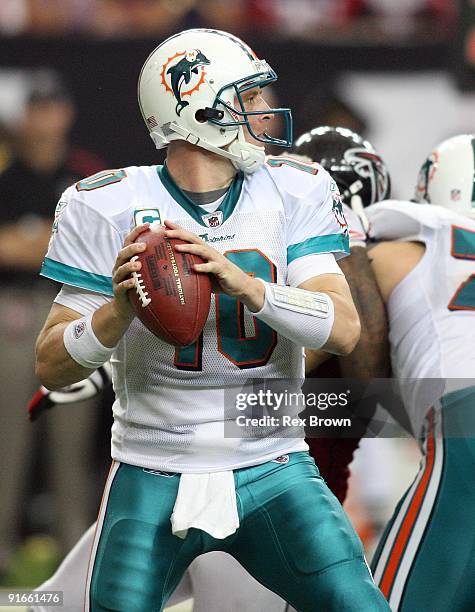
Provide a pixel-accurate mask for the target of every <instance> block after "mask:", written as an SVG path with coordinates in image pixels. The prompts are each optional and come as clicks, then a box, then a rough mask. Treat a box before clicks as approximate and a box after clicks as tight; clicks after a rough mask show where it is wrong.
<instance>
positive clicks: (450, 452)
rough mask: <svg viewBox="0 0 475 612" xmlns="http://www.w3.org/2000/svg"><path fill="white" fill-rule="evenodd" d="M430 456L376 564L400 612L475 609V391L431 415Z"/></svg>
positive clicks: (454, 397)
mask: <svg viewBox="0 0 475 612" xmlns="http://www.w3.org/2000/svg"><path fill="white" fill-rule="evenodd" d="M423 451H424V455H423V458H422V462H421V467H420V470H419V472H418V474H417V476H416V479H415V480H414V482H413V483H412V485H411V486H410V487H409V489H408V490H407V491H406V493H405V494H404V496H403V498H402V499H401V500H400V502H399V503H398V505H397V507H396V509H395V511H394V515H393V517H392V519H391V521H390V522H389V524H388V526H387V528H386V530H385V532H384V534H383V537H382V539H381V542H380V543H379V545H378V549H377V551H376V553H375V556H374V560H373V563H372V566H373V568H374V576H375V580H376V582H377V583H378V584H379V587H380V588H381V590H382V592H383V593H384V594H385V596H386V597H387V599H388V601H389V603H390V606H391V610H394V611H397V612H447V611H448V610H450V612H473V611H474V610H475V586H474V585H475V552H474V551H475V519H474V517H475V486H474V473H475V388H474V387H471V388H467V389H464V390H462V391H455V392H452V393H449V394H447V395H446V396H445V397H444V398H443V399H442V402H441V407H440V409H438V410H434V409H433V408H432V409H431V410H430V411H429V412H428V414H427V419H426V428H425V440H424V447H423Z"/></svg>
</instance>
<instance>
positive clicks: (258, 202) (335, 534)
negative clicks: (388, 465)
mask: <svg viewBox="0 0 475 612" xmlns="http://www.w3.org/2000/svg"><path fill="white" fill-rule="evenodd" d="M275 79H276V75H275V73H274V72H273V70H272V69H271V68H270V67H269V66H268V64H267V63H266V62H265V61H263V60H258V59H257V58H256V56H255V54H254V53H253V52H252V51H251V50H250V49H249V47H247V45H245V44H244V43H242V41H240V40H239V39H237V38H235V37H233V36H231V35H229V34H226V33H224V32H218V31H214V30H189V31H186V32H182V33H180V34H177V35H176V36H173V37H171V38H169V39H167V40H166V41H165V42H164V43H162V44H161V45H159V46H158V47H157V49H155V51H154V52H153V53H152V54H151V55H150V57H149V58H148V60H147V61H146V63H145V65H144V67H143V69H142V72H141V76H140V79H139V103H140V107H141V111H142V114H143V117H144V120H145V121H146V124H147V126H148V127H149V130H150V134H151V137H152V139H153V141H154V143H155V144H156V146H157V147H159V148H162V147H164V146H168V154H167V162H166V165H165V166H163V167H155V166H154V167H146V168H143V167H142V168H134V167H132V168H127V169H124V170H115V171H111V172H105V173H100V174H99V175H95V176H94V177H90V178H89V179H85V180H83V181H80V182H79V183H78V184H77V185H75V186H73V187H70V188H69V189H68V190H67V191H66V192H65V194H64V195H63V197H62V198H61V200H60V203H59V204H58V208H57V215H56V221H55V225H54V228H53V236H52V240H51V243H50V247H49V250H48V253H47V257H46V259H45V263H44V266H43V270H42V273H43V274H44V275H45V276H48V277H50V278H54V279H55V280H57V281H59V282H62V283H63V285H64V286H63V289H62V291H61V292H60V294H59V296H58V297H57V298H56V300H55V304H54V305H53V307H52V310H51V313H50V316H49V317H48V319H47V321H46V323H45V326H44V328H43V330H42V332H41V334H40V336H39V338H38V342H37V373H38V375H39V377H40V379H41V380H42V382H43V383H44V384H45V386H46V387H48V388H50V389H55V388H59V387H62V386H64V385H67V384H70V383H73V382H75V381H78V380H81V379H84V378H85V377H87V376H88V375H89V374H90V373H91V371H92V370H94V369H95V368H97V367H98V366H100V365H101V364H102V363H104V362H105V361H106V360H107V359H108V358H109V357H111V356H112V366H113V381H114V388H115V391H116V396H117V399H116V402H115V404H114V425H113V430H112V457H113V464H112V468H111V472H110V475H109V478H108V480H107V483H106V487H105V491H104V497H103V503H102V506H101V510H100V514H99V519H98V527H97V530H96V535H95V539H94V544H93V550H92V556H91V561H90V569H89V573H88V582H87V591H86V602H85V603H86V610H94V611H96V610H127V611H133V610H140V611H143V610H161V609H162V607H163V605H164V602H165V601H166V600H167V599H168V597H169V595H170V593H171V592H172V591H173V590H174V588H175V587H176V585H177V583H178V581H179V580H180V578H181V576H182V575H183V573H184V571H185V569H186V567H187V566H188V565H189V564H190V563H191V561H192V560H193V559H194V558H195V557H196V556H198V555H200V554H202V553H203V552H206V551H212V550H224V551H226V552H229V553H230V554H232V555H233V556H235V557H236V558H237V559H238V560H239V562H240V563H241V564H242V565H243V566H244V567H245V568H246V569H248V570H249V571H250V572H251V574H252V575H254V576H255V577H256V578H257V579H258V580H259V581H260V582H262V583H263V584H266V585H267V586H268V587H269V588H271V589H272V590H273V591H275V592H277V593H279V594H280V595H281V596H282V597H283V598H284V599H286V600H287V601H289V602H290V603H291V604H292V605H294V606H295V607H296V608H297V609H298V610H302V611H306V610H308V611H310V610H315V608H316V606H318V607H320V608H323V609H325V610H348V611H350V610H361V609H365V610H385V609H387V605H386V603H385V601H384V598H383V597H382V595H381V593H380V592H379V591H378V590H377V589H376V587H375V585H374V583H373V582H372V579H371V576H370V573H369V571H368V569H367V567H366V564H365V560H364V556H363V550H362V547H361V543H360V542H359V540H358V538H357V536H356V534H355V533H354V530H353V529H352V527H351V525H350V524H349V522H348V520H347V518H346V516H345V515H344V513H343V511H342V509H341V506H340V505H339V504H338V503H337V501H336V499H335V498H334V497H333V496H332V494H331V493H330V491H329V490H328V488H327V487H326V485H325V483H324V482H323V480H322V479H321V478H320V477H319V474H318V469H317V468H316V466H315V464H314V462H313V460H312V459H311V458H310V457H309V455H308V452H307V447H306V445H305V442H304V440H303V432H302V431H300V428H298V427H297V428H295V430H292V431H290V432H289V431H284V430H283V429H282V428H280V427H276V428H274V429H273V430H271V431H268V432H267V435H266V436H265V437H258V436H256V437H254V438H243V439H241V440H240V439H237V438H236V437H233V438H230V437H226V436H225V429H224V426H225V424H226V421H232V420H233V418H235V415H234V413H233V408H234V406H233V405H232V402H230V403H229V405H228V404H227V403H226V402H225V399H226V397H228V396H229V397H232V395H233V393H234V394H235V393H236V391H237V390H241V388H242V385H243V384H245V382H246V380H247V379H248V378H249V374H252V375H253V376H254V377H260V378H276V379H282V378H288V379H291V378H299V377H301V376H302V374H303V351H302V347H303V346H304V345H306V346H310V347H311V348H321V347H323V348H324V349H325V350H328V351H331V352H334V353H348V352H349V351H351V350H352V348H353V347H354V345H355V343H356V341H357V339H358V335H359V322H358V317H357V314H356V310H355V308H354V305H353V303H352V300H351V296H350V293H349V289H348V285H347V283H346V281H345V279H344V276H343V275H342V274H341V272H340V270H339V268H338V265H337V264H336V258H337V257H339V256H341V255H343V254H344V253H345V252H347V241H348V237H347V232H346V223H345V219H344V217H343V215H342V214H341V206H340V201H339V195H338V191H337V189H336V186H335V184H334V182H333V181H332V180H331V179H330V177H329V175H328V174H327V173H326V172H325V171H324V170H323V169H322V168H320V167H318V166H316V165H312V164H310V165H309V164H299V163H296V162H295V161H294V160H291V159H289V160H285V159H282V158H268V159H267V160H266V159H265V156H264V149H263V147H262V146H259V144H255V142H256V141H260V143H262V144H265V143H270V144H277V145H283V146H286V145H288V144H290V140H291V117H290V111H289V110H288V109H269V108H268V107H267V105H266V104H265V103H264V101H263V100H262V98H261V88H262V87H264V86H266V85H268V84H269V83H271V82H273V81H275ZM274 114H279V115H281V116H282V117H283V119H284V125H285V128H286V136H285V138H284V139H282V140H279V139H275V138H271V137H269V136H267V135H266V133H265V129H266V125H267V124H268V122H269V120H270V118H271V116H272V115H274ZM210 192H215V193H214V194H212V195H213V199H214V202H213V200H212V201H211V202H210V201H207V200H206V196H205V195H204V194H206V193H207V194H208V195H209V194H210ZM197 193H201V194H202V196H201V197H200V196H197ZM197 200H198V201H201V203H204V204H205V206H199V205H197V204H196V201H197ZM148 221H160V222H162V223H165V225H166V226H167V228H168V231H167V233H168V236H170V237H179V238H182V239H184V240H185V241H187V242H189V243H190V244H187V245H182V246H180V247H177V250H179V251H182V252H193V253H197V254H199V255H201V256H202V257H203V259H205V261H206V263H204V264H201V265H200V266H196V270H197V271H199V272H201V273H209V274H213V276H214V279H215V280H216V282H217V284H218V286H219V292H218V293H217V295H216V300H215V304H213V307H212V310H211V313H210V316H209V319H208V322H207V324H206V326H205V329H204V332H203V338H202V340H201V339H200V341H199V342H197V343H196V344H195V345H193V346H190V347H185V348H184V349H181V350H176V351H175V349H174V348H173V347H171V346H169V345H167V344H165V343H164V342H162V341H160V340H159V339H158V338H156V337H155V336H153V335H152V334H151V333H150V332H149V331H148V330H147V329H146V328H145V327H144V326H143V325H142V324H141V323H140V322H139V321H138V320H136V319H135V318H134V315H133V311H132V309H131V307H130V304H129V301H128V298H127V291H129V290H130V289H133V288H134V281H133V280H132V279H131V278H130V273H131V272H132V271H138V270H139V269H140V264H139V263H138V262H132V261H130V259H131V257H132V256H133V255H135V254H136V253H138V252H140V251H141V250H142V249H143V245H142V244H141V243H140V242H135V239H137V238H139V236H140V234H141V232H143V231H144V229H145V228H146V227H147V226H148V225H147V223H145V224H144V222H148ZM134 225H135V227H134ZM131 228H133V229H131ZM199 236H201V238H200V237H199ZM211 245H213V246H211ZM214 247H215V248H214ZM250 274H251V276H250ZM277 285H278V286H279V290H278V291H277V290H276V286H277ZM286 285H290V287H288V288H286ZM295 287H298V289H296V288H295ZM282 296H283V297H282ZM218 312H219V317H218V316H217V313H218ZM238 319H239V320H240V321H241V325H239V324H238ZM247 369H251V370H252V371H251V372H246V370H247ZM223 389H224V391H225V393H223ZM286 435H287V436H288V437H285V436H286ZM284 454H285V457H284V458H282V455H284ZM232 470H234V471H232ZM237 501H239V507H238V503H237ZM308 508H311V509H312V510H311V511H310V512H309V511H308ZM170 520H171V522H172V526H170ZM172 530H173V531H172Z"/></svg>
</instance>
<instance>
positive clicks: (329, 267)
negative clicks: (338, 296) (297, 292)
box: [287, 253, 343, 287]
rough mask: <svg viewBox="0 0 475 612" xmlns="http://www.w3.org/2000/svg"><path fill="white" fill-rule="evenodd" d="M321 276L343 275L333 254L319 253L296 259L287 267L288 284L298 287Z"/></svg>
mask: <svg viewBox="0 0 475 612" xmlns="http://www.w3.org/2000/svg"><path fill="white" fill-rule="evenodd" d="M321 274H343V272H342V271H341V268H340V266H339V265H338V263H337V261H336V259H335V255H334V254H333V253H317V254H312V255H305V256H304V257H299V258H298V259H294V260H293V261H291V262H290V263H289V265H288V266H287V284H288V285H290V286H291V287H298V286H299V285H301V284H302V283H304V282H305V281H306V280H308V279H309V278H312V277H314V276H320V275H321Z"/></svg>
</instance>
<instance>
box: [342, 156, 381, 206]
mask: <svg viewBox="0 0 475 612" xmlns="http://www.w3.org/2000/svg"><path fill="white" fill-rule="evenodd" d="M345 161H347V162H348V163H349V164H352V165H353V168H354V170H355V172H356V174H358V175H359V176H361V178H367V179H369V180H370V183H371V190H372V193H373V194H374V196H375V197H374V202H379V200H382V199H383V198H384V197H385V194H386V193H387V192H388V188H389V181H388V174H387V172H386V171H385V169H384V163H383V160H382V159H381V158H380V157H379V155H377V154H376V153H371V152H370V151H367V150H366V149H348V151H346V152H345Z"/></svg>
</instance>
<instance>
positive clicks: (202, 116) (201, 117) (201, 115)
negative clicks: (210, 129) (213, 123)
mask: <svg viewBox="0 0 475 612" xmlns="http://www.w3.org/2000/svg"><path fill="white" fill-rule="evenodd" d="M195 119H196V121H198V123H206V122H207V121H208V117H207V116H206V111H205V109H204V108H199V109H198V110H197V111H196V113H195Z"/></svg>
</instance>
